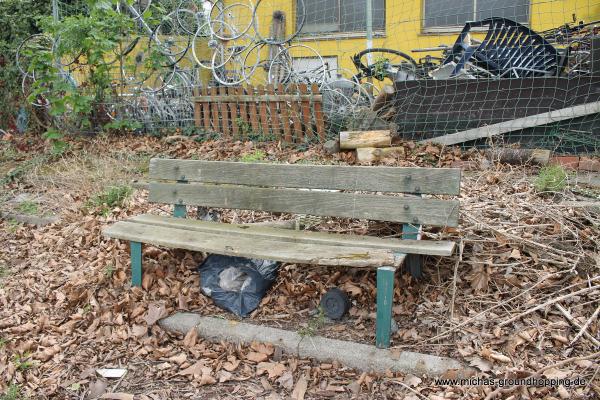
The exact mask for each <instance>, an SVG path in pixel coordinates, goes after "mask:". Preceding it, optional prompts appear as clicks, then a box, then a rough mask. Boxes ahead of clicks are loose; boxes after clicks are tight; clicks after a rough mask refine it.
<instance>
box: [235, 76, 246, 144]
mask: <svg viewBox="0 0 600 400" xmlns="http://www.w3.org/2000/svg"><path fill="white" fill-rule="evenodd" d="M237 93H238V94H239V95H243V94H244V88H243V87H242V86H240V87H239V88H238V89H237ZM239 106H240V124H241V126H243V127H246V126H248V110H247V109H246V103H240V104H239ZM240 131H241V132H240V137H241V138H242V139H245V138H246V134H247V132H246V130H245V129H240Z"/></svg>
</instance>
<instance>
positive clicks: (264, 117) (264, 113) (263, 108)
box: [257, 85, 269, 136]
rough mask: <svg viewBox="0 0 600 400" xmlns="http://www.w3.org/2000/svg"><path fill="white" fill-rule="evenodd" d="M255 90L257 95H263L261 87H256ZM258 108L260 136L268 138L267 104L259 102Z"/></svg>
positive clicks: (263, 88) (263, 91)
mask: <svg viewBox="0 0 600 400" xmlns="http://www.w3.org/2000/svg"><path fill="white" fill-rule="evenodd" d="M257 90H258V94H259V95H261V94H263V93H265V87H264V86H263V85H258V87H257ZM258 106H259V109H260V122H261V125H262V134H263V135H264V136H268V135H269V118H268V116H267V102H265V101H260V102H259V103H258Z"/></svg>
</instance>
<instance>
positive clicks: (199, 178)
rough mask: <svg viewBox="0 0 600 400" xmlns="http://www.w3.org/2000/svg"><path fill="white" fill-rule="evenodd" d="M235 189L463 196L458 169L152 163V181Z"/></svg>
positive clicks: (202, 162)
mask: <svg viewBox="0 0 600 400" xmlns="http://www.w3.org/2000/svg"><path fill="white" fill-rule="evenodd" d="M182 175H183V176H185V177H186V180H187V181H190V182H204V183H226V184H233V185H249V186H266V187H289V188H306V189H334V190H335V189H339V190H352V191H369V192H396V193H424V194H451V195H458V194H459V192H460V175H461V171H460V169H458V168H399V167H359V166H343V165H296V164H294V165H290V164H266V163H252V164H250V163H240V162H224V161H200V160H174V159H162V158H153V159H152V160H150V178H151V179H166V180H178V179H180V178H181V176H182Z"/></svg>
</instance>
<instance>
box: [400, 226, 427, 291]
mask: <svg viewBox="0 0 600 400" xmlns="http://www.w3.org/2000/svg"><path fill="white" fill-rule="evenodd" d="M420 230H421V225H410V224H404V225H402V239H405V240H418V239H419V231H420ZM404 270H405V271H406V272H408V273H410V274H411V275H412V277H413V278H416V279H419V278H421V277H423V256H421V255H420V254H408V255H407V256H406V260H405V261H404Z"/></svg>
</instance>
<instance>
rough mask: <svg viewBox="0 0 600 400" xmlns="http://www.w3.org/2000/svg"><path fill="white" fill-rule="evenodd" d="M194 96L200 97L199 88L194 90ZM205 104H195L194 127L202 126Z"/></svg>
mask: <svg viewBox="0 0 600 400" xmlns="http://www.w3.org/2000/svg"><path fill="white" fill-rule="evenodd" d="M194 94H195V95H196V96H199V95H200V90H199V89H198V88H194ZM203 106H204V104H202V103H194V125H195V126H196V128H200V127H201V126H202V107H203Z"/></svg>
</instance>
